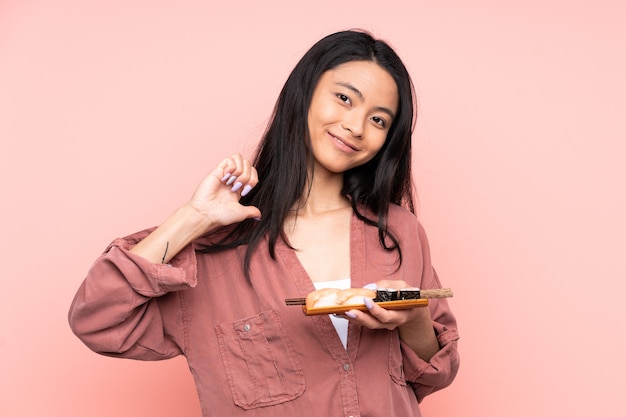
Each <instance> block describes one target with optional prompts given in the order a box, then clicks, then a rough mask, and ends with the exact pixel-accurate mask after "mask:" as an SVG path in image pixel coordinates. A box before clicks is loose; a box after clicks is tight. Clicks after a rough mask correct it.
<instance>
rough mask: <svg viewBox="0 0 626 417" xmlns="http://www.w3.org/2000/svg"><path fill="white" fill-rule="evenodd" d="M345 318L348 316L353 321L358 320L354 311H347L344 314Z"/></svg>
mask: <svg viewBox="0 0 626 417" xmlns="http://www.w3.org/2000/svg"><path fill="white" fill-rule="evenodd" d="M343 314H344V316H348V317H350V318H351V319H356V314H354V313H353V312H352V311H346V312H345V313H343Z"/></svg>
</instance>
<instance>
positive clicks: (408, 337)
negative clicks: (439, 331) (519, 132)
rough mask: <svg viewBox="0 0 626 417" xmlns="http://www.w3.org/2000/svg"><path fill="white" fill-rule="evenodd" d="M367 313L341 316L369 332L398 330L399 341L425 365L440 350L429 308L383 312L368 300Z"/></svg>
mask: <svg viewBox="0 0 626 417" xmlns="http://www.w3.org/2000/svg"><path fill="white" fill-rule="evenodd" d="M376 286H377V287H378V288H408V287H411V285H409V284H407V283H406V282H405V281H391V280H386V281H378V282H377V283H376ZM364 301H365V306H366V307H367V309H368V311H359V310H350V311H347V312H346V313H344V315H345V317H346V319H348V320H350V321H351V322H353V323H355V324H359V325H361V326H364V327H367V328H368V329H387V330H394V329H398V332H399V335H400V339H401V340H402V341H403V342H405V343H407V344H408V345H409V346H410V347H411V348H412V349H413V350H414V351H415V353H417V354H418V355H419V356H420V357H421V358H422V359H424V360H425V361H428V360H430V358H431V357H432V356H433V355H434V354H435V353H436V352H437V351H438V350H439V343H438V342H437V337H436V335H435V330H434V328H433V325H432V318H431V316H430V310H429V308H428V307H414V308H408V309H405V310H386V309H384V308H382V307H380V306H379V305H377V304H376V303H374V302H373V301H372V300H371V299H367V298H366V299H365V300H364Z"/></svg>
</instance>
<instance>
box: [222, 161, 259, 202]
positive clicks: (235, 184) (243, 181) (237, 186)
mask: <svg viewBox="0 0 626 417" xmlns="http://www.w3.org/2000/svg"><path fill="white" fill-rule="evenodd" d="M239 158H240V159H239ZM239 158H238V159H237V162H238V164H237V169H236V170H235V171H234V172H233V174H232V176H231V177H230V179H229V180H228V181H227V182H226V184H227V185H231V184H232V188H231V191H239V190H242V189H243V188H244V186H245V185H248V184H249V181H250V176H251V172H252V164H251V163H250V161H248V160H247V159H243V158H242V157H241V155H239ZM252 187H253V185H251V186H250V187H247V188H246V194H247V193H248V192H249V191H250V189H251V188H252ZM242 192H243V191H242Z"/></svg>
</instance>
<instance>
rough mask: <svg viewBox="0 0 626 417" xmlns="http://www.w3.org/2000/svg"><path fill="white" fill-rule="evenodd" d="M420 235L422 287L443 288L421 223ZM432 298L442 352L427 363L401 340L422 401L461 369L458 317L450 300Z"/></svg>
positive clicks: (408, 374) (406, 369)
mask: <svg viewBox="0 0 626 417" xmlns="http://www.w3.org/2000/svg"><path fill="white" fill-rule="evenodd" d="M418 235H419V239H420V246H421V251H422V253H421V255H422V260H423V269H422V279H421V285H420V288H424V289H426V288H441V287H442V286H441V283H440V281H439V278H438V276H437V273H436V272H435V270H434V268H433V267H432V265H431V261H430V249H429V247H428V241H427V239H426V234H425V232H424V230H423V228H422V226H421V225H419V226H418ZM429 301H430V302H429V305H428V308H429V309H430V314H431V317H432V321H433V328H434V329H435V333H436V335H437V341H438V342H439V347H440V349H439V351H438V352H437V353H436V354H435V355H434V356H433V357H432V358H431V359H430V361H429V362H426V361H424V360H423V359H421V358H420V357H419V356H417V354H416V353H415V352H414V351H413V350H412V349H411V348H410V347H409V346H408V345H406V344H404V343H401V346H402V354H403V357H404V374H405V377H406V379H407V381H408V382H410V383H411V384H412V385H413V388H414V390H415V393H416V395H417V399H418V401H420V402H421V401H422V400H423V399H424V397H425V396H426V395H428V394H431V393H433V392H435V391H437V390H440V389H442V388H445V387H447V386H448V385H450V384H451V383H452V381H453V380H454V378H455V377H456V374H457V371H458V369H459V352H458V350H457V341H458V339H459V334H458V331H457V324H456V319H455V317H454V315H453V314H452V311H451V310H450V307H449V305H448V300H447V299H445V298H442V299H433V300H429Z"/></svg>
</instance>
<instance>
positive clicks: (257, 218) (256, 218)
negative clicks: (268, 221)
mask: <svg viewBox="0 0 626 417" xmlns="http://www.w3.org/2000/svg"><path fill="white" fill-rule="evenodd" d="M253 219H254V220H256V221H257V222H260V221H261V218H260V217H253Z"/></svg>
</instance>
